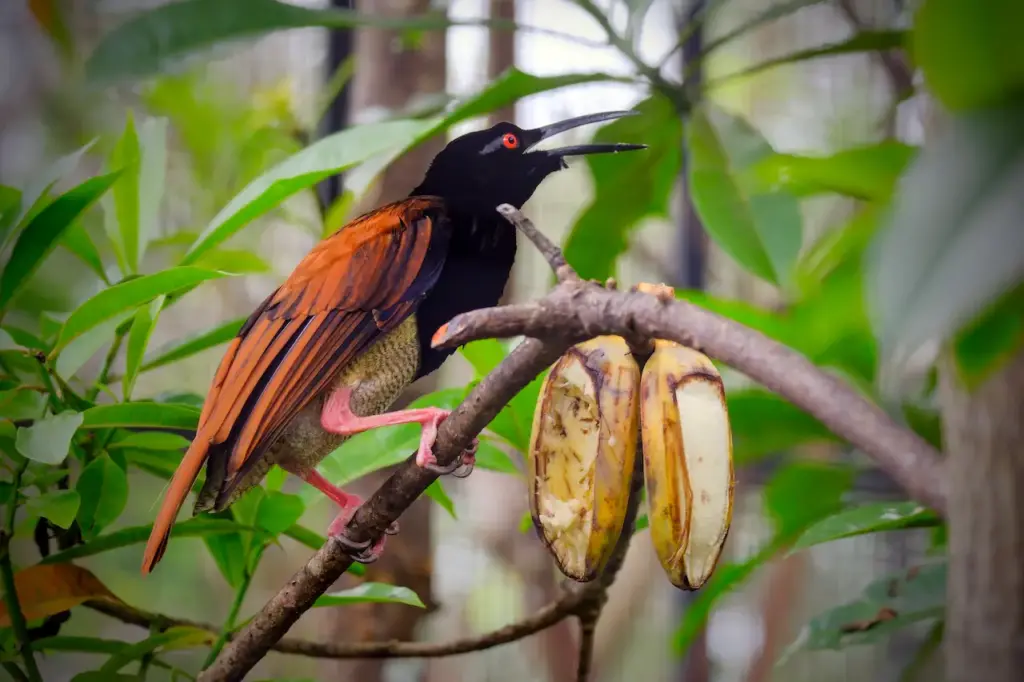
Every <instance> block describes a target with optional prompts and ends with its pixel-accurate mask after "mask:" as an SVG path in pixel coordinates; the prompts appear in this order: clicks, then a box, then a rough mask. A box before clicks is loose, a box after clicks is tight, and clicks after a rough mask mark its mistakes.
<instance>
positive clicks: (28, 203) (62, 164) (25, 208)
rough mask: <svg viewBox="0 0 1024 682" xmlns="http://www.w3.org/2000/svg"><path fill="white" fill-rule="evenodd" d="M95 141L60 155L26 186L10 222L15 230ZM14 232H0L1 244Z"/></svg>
mask: <svg viewBox="0 0 1024 682" xmlns="http://www.w3.org/2000/svg"><path fill="white" fill-rule="evenodd" d="M95 143H96V140H95V139H94V140H91V141H90V142H88V143H86V144H85V145H83V146H82V147H79V148H78V149H76V150H75V151H73V152H71V153H70V154H68V155H66V156H62V157H60V158H59V159H57V160H56V161H54V162H53V163H52V164H51V165H50V166H48V167H47V169H46V170H45V171H43V172H42V173H41V174H40V175H39V177H37V178H36V179H35V180H33V181H32V183H31V184H30V185H29V186H27V187H25V188H24V191H22V193H21V202H20V211H19V213H18V215H17V217H16V218H15V219H14V220H13V221H12V222H11V223H10V228H11V229H13V231H14V232H16V231H17V229H18V228H19V227H20V226H21V225H22V224H23V223H24V222H25V221H26V220H27V219H29V218H32V217H34V216H35V215H36V214H37V213H38V212H39V211H40V210H41V209H42V208H43V206H45V205H46V203H47V201H48V200H49V196H48V193H49V191H50V190H51V189H53V186H54V185H55V184H57V182H58V181H59V180H62V179H63V178H65V177H66V176H68V175H70V174H71V173H72V172H74V170H75V169H76V168H77V167H78V162H79V161H81V159H82V157H83V156H85V154H86V153H87V152H88V151H89V150H90V149H91V148H92V146H93V145H94V144H95ZM12 234H13V233H12V232H7V233H2V232H0V237H2V239H0V244H6V243H7V239H8V237H10V236H12Z"/></svg>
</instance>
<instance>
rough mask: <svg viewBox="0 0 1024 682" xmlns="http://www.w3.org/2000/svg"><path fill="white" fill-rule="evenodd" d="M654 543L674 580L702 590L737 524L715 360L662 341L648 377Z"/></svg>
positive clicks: (644, 390) (643, 385) (646, 426)
mask: <svg viewBox="0 0 1024 682" xmlns="http://www.w3.org/2000/svg"><path fill="white" fill-rule="evenodd" d="M640 396H641V398H640V423H641V427H640V430H641V436H642V440H643V457H644V478H645V482H646V486H647V505H648V520H649V525H650V533H651V541H652V542H653V543H654V549H655V552H656V553H657V555H658V559H659V560H660V561H661V565H662V567H663V568H664V569H665V573H666V574H667V575H668V577H669V580H670V581H671V582H672V584H673V585H675V586H676V587H679V588H681V589H685V590H696V589H698V588H700V587H701V586H702V585H704V583H705V582H707V580H708V578H709V577H711V573H712V572H713V571H714V569H715V566H716V565H717V563H718V559H719V557H720V556H721V553H722V546H723V545H724V544H725V539H726V536H727V535H728V533H729V527H730V524H731V522H732V503H733V486H734V475H733V461H732V432H731V430H730V428H729V414H728V411H727V409H726V402H725V390H724V388H723V385H722V377H721V376H720V375H719V373H718V370H716V369H715V366H714V365H713V364H712V363H711V360H710V359H709V358H708V357H707V356H705V355H704V354H703V353H700V352H698V351H696V350H693V349H691V348H687V347H685V346H681V345H679V344H677V343H674V342H671V341H663V340H658V341H655V342H654V352H653V354H652V355H651V357H650V358H649V359H648V360H647V362H646V363H645V364H644V369H643V374H642V375H641V378H640Z"/></svg>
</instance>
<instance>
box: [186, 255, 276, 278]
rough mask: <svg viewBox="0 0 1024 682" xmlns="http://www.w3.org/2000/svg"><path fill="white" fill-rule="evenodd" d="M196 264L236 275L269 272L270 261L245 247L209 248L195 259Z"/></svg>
mask: <svg viewBox="0 0 1024 682" xmlns="http://www.w3.org/2000/svg"><path fill="white" fill-rule="evenodd" d="M196 265H198V266H200V267H203V268H209V269H211V270H221V271H223V272H230V273H233V274H236V275H242V274H250V273H264V272H270V270H271V267H270V263H268V262H266V261H265V260H263V259H262V258H260V257H259V256H257V255H256V254H255V253H253V252H252V251H246V250H245V249H211V250H209V251H207V252H206V253H204V254H203V255H202V257H201V258H200V259H199V260H197V261H196Z"/></svg>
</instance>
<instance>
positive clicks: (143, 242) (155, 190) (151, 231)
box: [138, 118, 169, 263]
mask: <svg viewBox="0 0 1024 682" xmlns="http://www.w3.org/2000/svg"><path fill="white" fill-rule="evenodd" d="M168 124H169V121H168V120H167V119H166V118H147V119H146V120H145V121H143V123H142V126H141V127H140V128H139V146H140V152H141V159H140V165H139V181H138V186H139V235H138V249H139V262H140V263H141V262H142V257H143V256H144V255H145V253H146V248H147V247H148V246H149V243H150V242H151V241H152V240H153V238H154V237H155V236H157V235H158V234H159V231H160V210H161V208H162V207H163V199H164V190H165V188H166V182H167V126H168Z"/></svg>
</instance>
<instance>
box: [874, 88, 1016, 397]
mask: <svg viewBox="0 0 1024 682" xmlns="http://www.w3.org/2000/svg"><path fill="white" fill-rule="evenodd" d="M1022 117H1024V101H1021V102H1018V103H1017V104H1015V105H1013V106H1009V107H1003V108H1000V109H991V110H985V111H979V112H973V113H969V114H964V115H960V116H957V117H954V118H952V119H951V120H950V121H949V123H948V126H947V127H946V128H945V129H944V130H943V131H942V133H941V134H940V135H939V137H938V138H937V139H936V140H935V141H934V143H931V144H930V145H929V146H928V147H926V148H924V149H923V150H922V151H921V153H920V154H919V155H918V157H917V159H916V160H915V162H914V163H913V165H912V166H911V168H910V169H909V170H908V172H907V173H906V176H905V178H904V180H903V182H902V185H901V187H902V191H901V192H900V196H899V197H897V198H896V200H895V202H894V206H893V210H892V213H891V215H890V218H889V220H888V222H887V225H886V226H885V229H883V230H882V231H880V232H879V234H878V235H876V237H875V239H874V241H873V243H872V244H871V248H870V250H869V254H868V257H867V260H866V263H865V267H866V274H865V286H866V289H867V296H868V299H867V300H868V303H869V311H870V313H871V315H872V322H873V324H872V326H873V327H874V329H875V334H876V336H877V337H878V339H879V345H880V352H881V358H882V363H883V364H882V368H881V369H880V373H881V374H882V375H883V376H886V377H888V378H890V380H891V381H896V380H898V378H899V368H900V366H902V365H904V364H905V362H906V361H907V359H908V358H909V357H910V356H911V355H912V354H913V353H915V352H916V351H918V349H920V348H921V347H922V346H923V345H925V344H935V343H941V342H943V341H946V340H947V339H949V338H950V337H951V336H953V335H954V334H955V333H956V332H957V331H958V330H959V329H961V328H962V327H963V326H964V325H965V324H967V323H969V322H971V321H972V320H973V319H975V318H976V317H977V315H978V311H981V310H984V309H985V308H987V307H989V306H990V305H991V304H993V303H995V302H996V300H997V299H998V298H999V297H1000V296H1002V295H1003V294H1005V293H1006V292H1008V291H1010V290H1011V289H1013V288H1014V287H1016V286H1017V285H1018V284H1019V283H1021V281H1022V278H1024V249H1019V248H1015V246H1016V245H1017V244H1018V243H1019V233H1020V220H1019V218H1020V216H1021V215H1022V214H1024V194H1022V193H1021V192H1020V191H1019V188H1020V187H1021V186H1022V183H1024V126H1021V125H1020V121H1021V120H1022ZM888 370H891V371H888Z"/></svg>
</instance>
